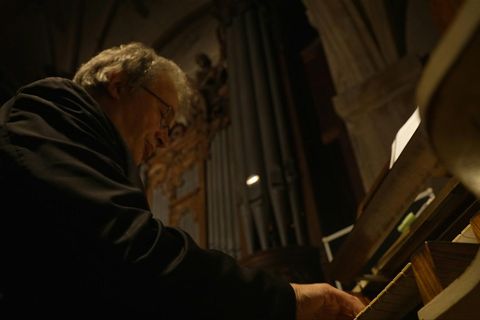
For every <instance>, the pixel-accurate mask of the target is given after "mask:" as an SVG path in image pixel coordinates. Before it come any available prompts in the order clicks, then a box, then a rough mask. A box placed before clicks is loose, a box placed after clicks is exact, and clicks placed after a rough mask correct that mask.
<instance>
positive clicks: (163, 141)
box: [155, 128, 170, 148]
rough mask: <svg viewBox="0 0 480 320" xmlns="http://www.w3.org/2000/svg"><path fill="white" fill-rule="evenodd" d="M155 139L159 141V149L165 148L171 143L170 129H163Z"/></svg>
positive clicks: (157, 132) (156, 133) (156, 134)
mask: <svg viewBox="0 0 480 320" xmlns="http://www.w3.org/2000/svg"><path fill="white" fill-rule="evenodd" d="M155 139H156V140H157V147H160V148H161V147H165V146H167V145H168V143H169V142H170V139H169V137H168V129H167V128H162V129H159V130H157V131H156V132H155Z"/></svg>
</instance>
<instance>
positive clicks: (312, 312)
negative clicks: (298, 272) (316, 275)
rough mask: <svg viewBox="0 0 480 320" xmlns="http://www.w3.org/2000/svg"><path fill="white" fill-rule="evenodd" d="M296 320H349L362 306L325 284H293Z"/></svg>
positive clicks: (350, 296)
mask: <svg viewBox="0 0 480 320" xmlns="http://www.w3.org/2000/svg"><path fill="white" fill-rule="evenodd" d="M291 286H292V287H293V290H294V291H295V297H296V299H297V320H314V319H315V320H316V319H318V320H350V319H353V318H355V315H357V314H358V313H359V312H360V311H361V310H362V309H363V308H364V305H363V303H362V302H360V300H358V299H357V298H356V297H354V296H352V295H350V294H348V293H346V292H344V291H342V290H338V289H336V288H334V287H332V286H331V285H329V284H326V283H316V284H294V283H292V284H291Z"/></svg>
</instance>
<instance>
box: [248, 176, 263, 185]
mask: <svg viewBox="0 0 480 320" xmlns="http://www.w3.org/2000/svg"><path fill="white" fill-rule="evenodd" d="M258 181H260V177H259V176H258V175H257V174H252V175H251V176H249V177H248V178H247V186H251V185H253V184H255V183H257V182H258Z"/></svg>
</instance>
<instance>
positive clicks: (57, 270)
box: [0, 78, 295, 320]
mask: <svg viewBox="0 0 480 320" xmlns="http://www.w3.org/2000/svg"><path fill="white" fill-rule="evenodd" d="M0 188H1V189H0V196H1V202H0V250H1V251H0V259H1V260H0V268H1V269H0V271H1V275H0V318H2V319H9V317H12V318H17V317H20V316H22V315H32V314H33V315H36V316H37V317H38V316H43V315H46V316H49V317H50V318H51V317H57V316H58V317H63V318H65V319H70V318H72V317H75V316H88V317H89V318H90V317H92V318H96V317H97V316H105V317H107V318H113V317H114V316H115V317H116V316H130V317H132V316H133V318H134V319H140V318H144V317H146V316H150V317H149V318H152V319H153V318H155V319H192V320H193V319H289V320H291V319H294V314H295V298H294V293H293V290H292V288H291V287H290V285H289V284H288V283H287V282H285V281H283V280H280V279H277V278H275V277H273V276H270V275H269V274H267V273H263V272H259V271H255V270H250V269H245V268H241V267H239V266H238V265H237V263H236V262H235V260H234V259H232V258H231V257H229V256H227V255H225V254H223V253H221V252H218V251H214V250H203V249H200V248H199V247H198V246H197V245H196V244H195V243H194V241H193V240H192V239H191V238H190V237H189V236H188V234H186V233H185V232H183V231H181V230H178V229H174V228H169V227H166V226H164V225H163V224H162V223H161V222H160V221H159V220H157V219H155V218H153V216H152V213H151V212H150V209H149V206H148V203H147V201H146V198H145V195H144V192H143V187H142V185H141V182H140V181H139V178H138V174H137V169H136V167H135V166H134V165H133V164H132V160H131V157H130V155H129V152H128V150H127V147H126V145H125V143H124V141H123V140H122V138H121V137H120V135H119V133H118V131H117V130H116V128H115V127H114V125H113V123H112V122H111V121H110V120H109V119H108V117H107V115H106V114H105V113H104V112H103V111H102V110H101V109H100V107H99V106H98V104H97V103H96V102H95V101H94V100H93V98H92V97H91V96H90V95H89V94H88V93H87V92H86V91H85V90H83V89H82V88H80V87H79V86H77V85H76V84H74V83H73V82H72V81H70V80H66V79H61V78H47V79H44V80H40V81H37V82H34V83H32V84H30V85H28V86H26V87H23V88H22V89H20V90H19V91H18V93H17V94H16V96H15V97H13V98H12V99H11V100H9V101H8V102H7V103H6V104H5V105H3V106H2V107H1V108H0ZM6 315H8V316H6ZM14 315H16V316H14Z"/></svg>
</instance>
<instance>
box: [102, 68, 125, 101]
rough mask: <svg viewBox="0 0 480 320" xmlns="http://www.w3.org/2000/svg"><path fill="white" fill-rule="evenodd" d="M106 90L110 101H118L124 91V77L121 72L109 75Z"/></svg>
mask: <svg viewBox="0 0 480 320" xmlns="http://www.w3.org/2000/svg"><path fill="white" fill-rule="evenodd" d="M106 89H107V92H108V94H109V95H110V97H111V98H112V99H115V100H118V99H120V97H121V95H122V93H123V91H124V90H125V75H124V74H123V72H111V73H109V74H108V82H107V84H106Z"/></svg>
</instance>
